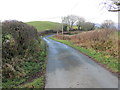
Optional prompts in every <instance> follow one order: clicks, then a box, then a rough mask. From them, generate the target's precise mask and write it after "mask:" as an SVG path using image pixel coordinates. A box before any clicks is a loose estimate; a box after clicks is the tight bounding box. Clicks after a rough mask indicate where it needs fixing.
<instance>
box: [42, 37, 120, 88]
mask: <svg viewBox="0 0 120 90" xmlns="http://www.w3.org/2000/svg"><path fill="white" fill-rule="evenodd" d="M43 39H44V40H45V41H46V42H47V44H48V46H49V47H48V62H47V70H46V85H45V88H118V78H117V77H116V76H114V75H113V74H111V73H110V72H109V71H107V70H106V69H104V68H103V67H101V66H100V65H98V64H97V63H95V62H94V61H92V60H91V59H90V58H89V57H87V56H85V55H83V54H81V53H80V52H78V51H77V50H75V49H73V48H71V47H69V46H67V45H65V44H62V43H59V42H56V41H54V40H51V39H48V37H44V38H43Z"/></svg>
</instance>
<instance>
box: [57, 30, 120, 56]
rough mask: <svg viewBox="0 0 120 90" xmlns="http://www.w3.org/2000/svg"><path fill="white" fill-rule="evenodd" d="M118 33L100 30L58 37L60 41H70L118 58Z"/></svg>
mask: <svg viewBox="0 0 120 90" xmlns="http://www.w3.org/2000/svg"><path fill="white" fill-rule="evenodd" d="M117 33H118V32H117V31H116V30H112V29H109V30H108V29H100V30H93V31H86V32H81V33H80V34H77V35H64V36H63V37H62V36H61V35H58V36H56V37H57V38H58V39H64V40H70V41H71V42H73V43H74V44H76V45H78V46H81V47H85V48H92V49H94V50H96V51H98V52H104V53H107V54H109V55H110V56H114V57H118V42H120V41H119V40H118V34H117Z"/></svg>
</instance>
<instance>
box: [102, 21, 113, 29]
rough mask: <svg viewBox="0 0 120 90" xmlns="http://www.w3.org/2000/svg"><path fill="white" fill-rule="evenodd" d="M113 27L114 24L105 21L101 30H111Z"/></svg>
mask: <svg viewBox="0 0 120 90" xmlns="http://www.w3.org/2000/svg"><path fill="white" fill-rule="evenodd" d="M114 27H115V26H114V22H113V21H112V20H105V21H104V22H103V23H102V25H101V28H105V29H111V28H114Z"/></svg>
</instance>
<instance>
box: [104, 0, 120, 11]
mask: <svg viewBox="0 0 120 90" xmlns="http://www.w3.org/2000/svg"><path fill="white" fill-rule="evenodd" d="M103 4H104V5H105V6H106V8H107V9H108V11H110V12H119V11H120V1H119V0H108V1H105V2H103Z"/></svg>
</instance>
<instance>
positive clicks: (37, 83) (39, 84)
mask: <svg viewBox="0 0 120 90" xmlns="http://www.w3.org/2000/svg"><path fill="white" fill-rule="evenodd" d="M44 79H45V78H44V76H41V77H39V78H37V79H34V80H33V81H32V82H30V83H27V84H25V85H23V86H21V87H20V88H41V87H42V88H43V87H44V83H43V81H44Z"/></svg>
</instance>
